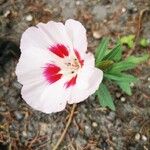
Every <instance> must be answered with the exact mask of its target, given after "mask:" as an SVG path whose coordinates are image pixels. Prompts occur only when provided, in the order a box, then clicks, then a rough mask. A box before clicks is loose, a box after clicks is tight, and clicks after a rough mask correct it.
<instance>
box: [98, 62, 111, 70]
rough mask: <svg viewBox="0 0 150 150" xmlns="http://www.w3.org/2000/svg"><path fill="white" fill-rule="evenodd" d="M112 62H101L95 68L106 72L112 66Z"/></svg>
mask: <svg viewBox="0 0 150 150" xmlns="http://www.w3.org/2000/svg"><path fill="white" fill-rule="evenodd" d="M113 63H114V62H113V61H112V60H103V61H100V62H99V63H98V64H97V65H96V67H98V68H99V69H101V70H106V69H108V68H110V67H111V66H112V64H113Z"/></svg>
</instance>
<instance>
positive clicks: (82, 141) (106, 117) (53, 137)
mask: <svg viewBox="0 0 150 150" xmlns="http://www.w3.org/2000/svg"><path fill="white" fill-rule="evenodd" d="M149 16H150V1H149V0H0V150H7V149H8V150H51V149H52V147H53V146H54V145H55V144H56V142H57V140H58V139H59V137H60V135H61V133H62V131H63V129H64V127H65V125H66V120H67V116H68V114H69V112H70V110H71V106H67V108H66V109H65V110H64V111H63V112H60V113H55V114H50V115H47V114H44V113H41V112H39V111H36V110H33V109H32V108H31V107H29V106H28V105H27V104H26V103H25V101H24V100H22V98H21V95H20V90H21V87H22V86H21V85H20V84H19V83H18V82H17V79H16V75H15V67H16V64H17V61H18V59H19V56H20V50H19V42H20V38H21V35H22V33H23V32H24V31H25V29H27V28H28V27H29V26H32V25H36V24H37V23H38V22H48V21H49V20H54V21H63V22H64V21H65V20H66V19H68V18H73V19H77V20H79V21H80V22H82V24H83V25H84V26H85V28H86V29H87V37H88V43H89V44H88V50H89V51H92V52H94V51H95V48H96V47H97V45H98V44H99V41H100V39H101V38H102V37H104V36H109V37H110V38H111V41H112V43H113V42H114V41H115V40H116V39H117V38H118V37H120V36H123V35H129V34H134V35H136V42H137V43H136V46H135V48H133V49H129V48H127V47H124V57H127V56H129V55H131V54H134V55H139V54H141V53H144V52H150V47H147V48H142V47H141V46H140V45H139V44H138V41H139V39H140V38H142V37H144V38H148V39H149V40H150V17H149ZM131 73H132V74H134V75H136V76H137V77H138V78H139V79H140V82H139V83H137V84H135V85H132V86H133V87H132V92H133V95H132V96H127V95H126V94H125V93H123V92H121V90H120V89H119V88H118V87H116V86H114V85H111V84H109V89H110V91H111V93H112V95H113V97H114V103H115V105H116V111H115V112H113V111H111V110H109V109H107V108H106V109H105V108H102V107H100V105H99V102H98V100H97V99H94V97H93V96H90V97H89V98H88V99H87V100H85V101H84V102H83V103H79V104H78V106H77V109H76V112H75V114H74V117H73V121H72V123H71V126H70V127H69V129H68V131H67V134H66V136H65V138H64V139H63V142H62V144H61V145H60V147H59V149H60V150H149V149H150V119H149V118H150V62H146V63H145V64H142V65H140V66H138V67H137V68H136V69H134V70H133V71H132V72H131Z"/></svg>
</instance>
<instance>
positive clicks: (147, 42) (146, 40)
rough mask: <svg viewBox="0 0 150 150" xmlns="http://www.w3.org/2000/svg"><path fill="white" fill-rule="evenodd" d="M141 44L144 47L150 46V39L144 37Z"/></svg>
mask: <svg viewBox="0 0 150 150" xmlns="http://www.w3.org/2000/svg"><path fill="white" fill-rule="evenodd" d="M140 45H141V46H142V47H148V46H149V45H150V41H149V40H148V39H146V38H142V39H141V40H140Z"/></svg>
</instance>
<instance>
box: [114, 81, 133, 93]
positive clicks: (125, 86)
mask: <svg viewBox="0 0 150 150" xmlns="http://www.w3.org/2000/svg"><path fill="white" fill-rule="evenodd" d="M116 83H117V84H118V85H119V87H120V88H121V89H122V91H123V92H125V93H126V94H128V95H132V92H131V87H130V83H129V82H116Z"/></svg>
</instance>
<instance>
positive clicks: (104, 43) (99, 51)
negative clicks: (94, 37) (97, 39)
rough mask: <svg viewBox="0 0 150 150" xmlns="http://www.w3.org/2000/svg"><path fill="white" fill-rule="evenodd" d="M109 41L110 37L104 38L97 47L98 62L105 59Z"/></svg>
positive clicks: (96, 56)
mask: <svg viewBox="0 0 150 150" xmlns="http://www.w3.org/2000/svg"><path fill="white" fill-rule="evenodd" d="M108 43H109V38H103V39H102V41H101V43H100V44H99V46H98V48H97V49H96V52H95V58H96V64H97V63H98V62H100V61H101V60H102V59H103V57H104V55H105V51H106V49H107V48H108Z"/></svg>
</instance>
